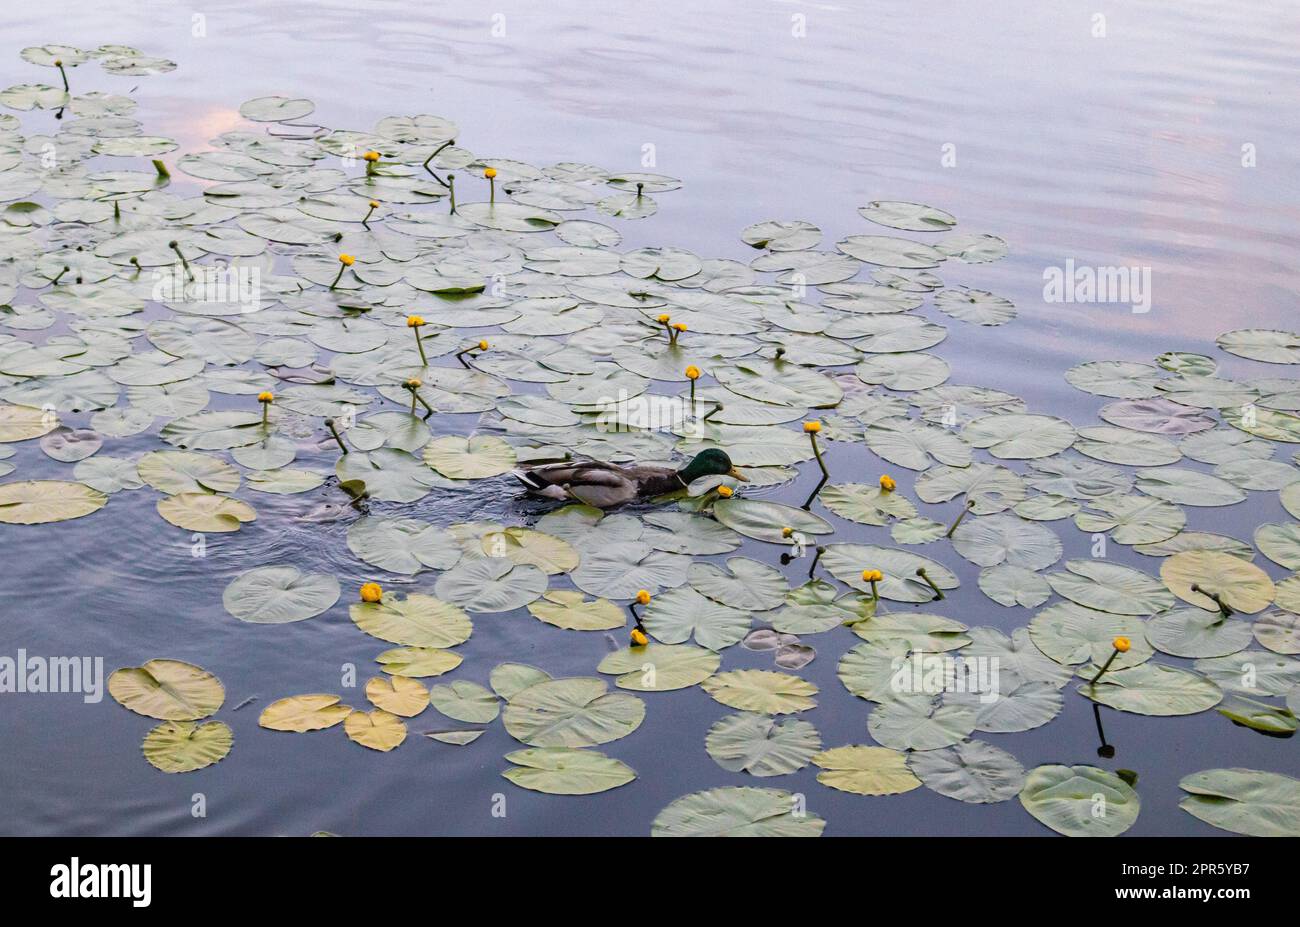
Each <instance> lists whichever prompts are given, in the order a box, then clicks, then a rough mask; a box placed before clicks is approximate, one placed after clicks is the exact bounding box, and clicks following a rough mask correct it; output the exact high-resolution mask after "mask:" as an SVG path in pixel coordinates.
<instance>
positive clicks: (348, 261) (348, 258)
mask: <svg viewBox="0 0 1300 927" xmlns="http://www.w3.org/2000/svg"><path fill="white" fill-rule="evenodd" d="M356 262H357V259H356V258H354V257H353V256H352V255H350V254H340V255H339V263H340V264H342V265H343V266H344V267H351V266H352V265H353V264H355V263H356Z"/></svg>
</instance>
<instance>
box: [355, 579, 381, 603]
mask: <svg viewBox="0 0 1300 927" xmlns="http://www.w3.org/2000/svg"><path fill="white" fill-rule="evenodd" d="M383 597H384V587H383V586H381V585H379V583H366V584H365V585H364V586H362V587H361V601H362V602H369V603H371V604H373V603H375V602H378V601H380V600H381V599H383Z"/></svg>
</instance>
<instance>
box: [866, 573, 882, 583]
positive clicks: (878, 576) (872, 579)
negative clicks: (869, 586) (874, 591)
mask: <svg viewBox="0 0 1300 927" xmlns="http://www.w3.org/2000/svg"><path fill="white" fill-rule="evenodd" d="M884 578H885V574H884V573H881V572H880V571H879V570H863V571H862V580H863V582H867V583H878V582H880V581H881V580H882V579H884Z"/></svg>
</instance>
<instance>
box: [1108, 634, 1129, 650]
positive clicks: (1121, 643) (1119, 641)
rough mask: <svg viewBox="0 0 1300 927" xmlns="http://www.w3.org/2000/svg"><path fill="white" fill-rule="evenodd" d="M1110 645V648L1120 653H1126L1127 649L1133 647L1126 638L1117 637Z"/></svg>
mask: <svg viewBox="0 0 1300 927" xmlns="http://www.w3.org/2000/svg"><path fill="white" fill-rule="evenodd" d="M1110 643H1111V646H1112V647H1114V648H1115V649H1116V650H1118V651H1119V652H1120V653H1128V649H1129V648H1130V647H1131V646H1133V645H1132V644H1131V643H1129V639H1128V638H1127V637H1117V638H1115V639H1114V640H1113V641H1111V642H1110Z"/></svg>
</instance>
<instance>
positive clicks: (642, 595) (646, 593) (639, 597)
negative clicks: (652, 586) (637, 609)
mask: <svg viewBox="0 0 1300 927" xmlns="http://www.w3.org/2000/svg"><path fill="white" fill-rule="evenodd" d="M636 604H637V605H649V604H650V590H648V589H641V590H639V591H638V592H637V594H636Z"/></svg>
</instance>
